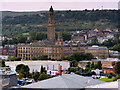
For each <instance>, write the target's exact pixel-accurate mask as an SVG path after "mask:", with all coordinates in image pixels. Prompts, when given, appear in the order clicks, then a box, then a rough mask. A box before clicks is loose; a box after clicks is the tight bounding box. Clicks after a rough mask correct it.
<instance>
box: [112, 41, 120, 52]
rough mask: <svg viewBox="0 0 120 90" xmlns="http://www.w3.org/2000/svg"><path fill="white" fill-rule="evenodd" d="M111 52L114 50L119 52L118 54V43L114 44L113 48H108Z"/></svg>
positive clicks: (119, 44)
mask: <svg viewBox="0 0 120 90" xmlns="http://www.w3.org/2000/svg"><path fill="white" fill-rule="evenodd" d="M110 49H111V50H114V51H119V52H120V43H118V44H115V45H114V46H113V47H111V48H110Z"/></svg>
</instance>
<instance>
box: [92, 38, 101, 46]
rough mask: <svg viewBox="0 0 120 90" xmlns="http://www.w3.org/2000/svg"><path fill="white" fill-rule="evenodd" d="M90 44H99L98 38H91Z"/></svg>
mask: <svg viewBox="0 0 120 90" xmlns="http://www.w3.org/2000/svg"><path fill="white" fill-rule="evenodd" d="M91 44H92V45H99V42H98V39H97V38H92V41H91Z"/></svg>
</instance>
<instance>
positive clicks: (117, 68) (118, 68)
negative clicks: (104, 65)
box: [115, 62, 120, 75]
mask: <svg viewBox="0 0 120 90" xmlns="http://www.w3.org/2000/svg"><path fill="white" fill-rule="evenodd" d="M115 73H116V74H119V75H120V62H116V64H115Z"/></svg>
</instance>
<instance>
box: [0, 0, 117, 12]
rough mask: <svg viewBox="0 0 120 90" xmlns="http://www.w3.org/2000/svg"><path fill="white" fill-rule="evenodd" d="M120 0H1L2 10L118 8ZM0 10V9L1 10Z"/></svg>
mask: <svg viewBox="0 0 120 90" xmlns="http://www.w3.org/2000/svg"><path fill="white" fill-rule="evenodd" d="M118 2H119V1H118V0H2V1H1V0H0V9H1V10H2V11H19V12H23V11H44V10H49V8H50V6H51V5H52V6H53V8H54V10H84V9H102V8H103V9H118ZM1 10H0V11H1Z"/></svg>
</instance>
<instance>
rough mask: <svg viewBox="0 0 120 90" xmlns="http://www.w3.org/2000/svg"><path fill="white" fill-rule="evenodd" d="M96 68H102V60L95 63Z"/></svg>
mask: <svg viewBox="0 0 120 90" xmlns="http://www.w3.org/2000/svg"><path fill="white" fill-rule="evenodd" d="M94 68H95V69H102V63H101V61H98V62H97V64H95V65H94Z"/></svg>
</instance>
